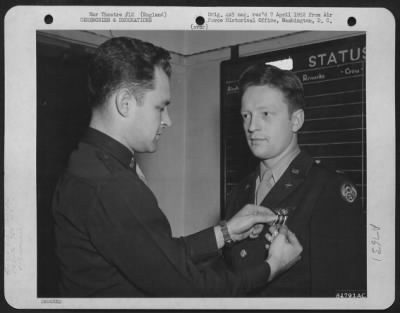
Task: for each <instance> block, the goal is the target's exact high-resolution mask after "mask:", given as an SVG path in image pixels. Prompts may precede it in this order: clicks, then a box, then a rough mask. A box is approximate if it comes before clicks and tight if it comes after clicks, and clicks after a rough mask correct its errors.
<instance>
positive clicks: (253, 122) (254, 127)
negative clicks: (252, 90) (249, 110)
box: [247, 114, 258, 132]
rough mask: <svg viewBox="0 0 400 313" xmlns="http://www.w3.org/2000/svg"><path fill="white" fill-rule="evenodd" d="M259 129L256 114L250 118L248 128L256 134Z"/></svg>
mask: <svg viewBox="0 0 400 313" xmlns="http://www.w3.org/2000/svg"><path fill="white" fill-rule="evenodd" d="M257 129H258V119H257V116H256V115H255V114H254V115H252V116H251V117H250V121H249V124H248V127H247V130H248V131H249V132H254V131H256V130H257Z"/></svg>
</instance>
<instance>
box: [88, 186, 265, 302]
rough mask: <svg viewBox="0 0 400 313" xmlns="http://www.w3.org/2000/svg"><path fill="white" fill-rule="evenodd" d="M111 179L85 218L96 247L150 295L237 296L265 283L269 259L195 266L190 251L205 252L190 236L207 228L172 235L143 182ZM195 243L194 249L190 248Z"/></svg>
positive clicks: (206, 231)
mask: <svg viewBox="0 0 400 313" xmlns="http://www.w3.org/2000/svg"><path fill="white" fill-rule="evenodd" d="M128 185H129V184H120V183H119V184H113V183H109V184H107V186H103V188H101V189H100V190H98V195H97V198H98V203H97V205H95V207H94V209H93V211H92V212H91V214H90V218H89V220H88V225H87V228H88V232H89V236H90V240H91V241H92V242H93V244H94V245H95V247H96V249H97V250H98V251H99V253H100V254H101V255H102V256H103V257H104V258H105V259H106V260H107V261H108V262H109V263H111V264H112V265H113V266H115V267H116V268H118V270H119V271H120V272H121V273H122V274H123V275H124V276H125V277H126V278H127V279H128V280H129V281H130V282H131V283H132V284H134V285H135V286H136V287H137V288H139V289H141V290H143V292H144V293H145V294H147V295H149V296H165V297H168V296H180V297H189V296H235V295H245V294H246V293H248V292H249V291H250V290H252V289H254V288H258V287H260V286H263V285H265V284H266V283H267V281H268V277H269V274H270V268H269V265H268V264H267V263H265V264H262V265H260V266H258V267H256V268H253V269H249V270H247V271H244V272H241V273H235V274H234V273H232V272H230V271H229V270H228V269H227V268H223V269H221V270H220V271H214V270H212V269H211V268H202V269H200V268H198V267H197V266H196V265H195V264H194V262H193V260H192V258H193V255H195V256H196V255H198V254H202V253H205V254H207V253H209V252H210V251H213V250H215V246H216V243H213V245H214V246H212V247H211V248H205V249H204V250H202V249H199V250H198V249H197V248H193V246H192V248H190V247H188V246H187V243H188V242H193V241H197V240H201V238H206V240H207V241H209V242H210V243H211V233H210V232H211V230H210V229H208V230H205V231H204V233H200V234H199V235H198V237H197V238H196V236H192V237H191V238H189V239H186V240H185V239H184V238H172V237H171V232H170V226H169V223H168V221H167V220H166V218H165V216H164V215H163V214H162V213H161V211H160V209H159V208H158V205H157V201H156V199H155V198H154V195H153V194H152V193H151V192H150V191H149V190H146V189H144V188H131V187H128ZM193 249H194V250H193Z"/></svg>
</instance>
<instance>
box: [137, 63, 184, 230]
mask: <svg viewBox="0 0 400 313" xmlns="http://www.w3.org/2000/svg"><path fill="white" fill-rule="evenodd" d="M172 73H173V75H172V77H171V90H172V92H171V104H170V105H169V106H168V113H169V114H170V117H171V120H172V126H171V127H170V128H167V129H165V130H164V132H163V135H162V136H161V138H160V140H159V146H158V150H157V152H156V153H146V154H141V155H139V156H138V164H139V165H140V167H141V169H142V171H143V173H144V174H145V176H146V180H147V183H148V185H149V187H150V188H151V189H152V191H153V192H154V194H155V195H156V197H157V200H158V204H159V206H160V208H161V210H162V211H163V212H164V214H165V215H166V216H167V218H168V220H169V222H170V224H171V228H172V232H173V235H174V236H179V235H183V234H184V233H185V232H184V225H185V223H184V215H185V204H184V199H185V196H184V195H185V159H186V157H185V140H186V135H185V128H186V118H185V112H186V107H187V106H186V94H185V90H186V89H187V88H186V80H185V68H184V64H183V59H182V58H181V57H177V56H174V58H173V59H172Z"/></svg>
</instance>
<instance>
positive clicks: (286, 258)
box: [265, 225, 303, 281]
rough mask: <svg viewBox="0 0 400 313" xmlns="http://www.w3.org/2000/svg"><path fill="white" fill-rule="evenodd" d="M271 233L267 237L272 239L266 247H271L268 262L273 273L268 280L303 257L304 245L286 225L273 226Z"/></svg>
mask: <svg viewBox="0 0 400 313" xmlns="http://www.w3.org/2000/svg"><path fill="white" fill-rule="evenodd" d="M269 230H270V232H271V235H270V234H266V235H265V237H266V239H267V240H269V241H270V244H267V245H266V247H267V248H269V252H268V257H267V260H266V262H267V263H268V264H269V265H270V268H271V274H270V277H269V279H268V281H271V280H272V279H274V277H275V276H276V275H278V274H279V273H281V272H283V271H286V270H288V269H289V268H290V267H292V266H293V265H294V264H295V263H296V262H297V261H299V260H300V258H301V252H302V251H303V247H302V246H301V244H300V242H299V241H298V240H297V238H296V235H295V234H294V233H292V232H291V231H290V230H289V229H288V228H287V226H286V225H282V226H280V227H279V230H278V228H277V226H275V225H274V226H271V227H270V229H269Z"/></svg>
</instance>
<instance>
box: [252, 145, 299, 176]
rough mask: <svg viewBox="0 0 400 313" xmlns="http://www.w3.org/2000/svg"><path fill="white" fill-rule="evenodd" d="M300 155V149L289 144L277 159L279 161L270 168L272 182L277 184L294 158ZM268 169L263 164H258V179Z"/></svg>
mask: <svg viewBox="0 0 400 313" xmlns="http://www.w3.org/2000/svg"><path fill="white" fill-rule="evenodd" d="M299 153H300V148H299V146H298V145H297V144H291V145H290V146H289V147H288V148H287V149H286V150H285V151H284V152H283V153H282V155H281V156H280V157H279V159H278V160H277V161H276V162H275V163H274V165H273V166H272V167H271V168H270V170H271V171H272V177H273V179H274V182H277V181H278V180H279V178H281V176H282V175H283V173H284V172H285V171H286V169H287V168H288V167H289V165H290V163H292V161H293V160H294V159H295V158H296V156H297V155H298V154H299ZM267 169H268V168H267V167H266V166H265V164H264V163H263V162H260V177H262V176H261V175H262V174H263V173H264V172H265V171H266V170H267Z"/></svg>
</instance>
